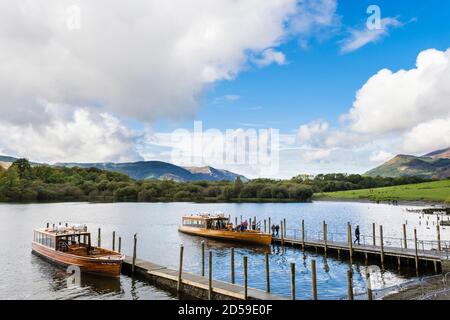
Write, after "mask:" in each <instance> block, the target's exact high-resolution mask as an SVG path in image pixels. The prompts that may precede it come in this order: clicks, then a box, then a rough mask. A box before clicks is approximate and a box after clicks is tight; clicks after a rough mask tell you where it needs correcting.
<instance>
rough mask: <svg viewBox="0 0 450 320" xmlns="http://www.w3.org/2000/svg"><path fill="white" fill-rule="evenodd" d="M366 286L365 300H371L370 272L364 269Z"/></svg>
mask: <svg viewBox="0 0 450 320" xmlns="http://www.w3.org/2000/svg"><path fill="white" fill-rule="evenodd" d="M366 285H367V300H372V284H371V282H370V272H369V271H368V269H366Z"/></svg>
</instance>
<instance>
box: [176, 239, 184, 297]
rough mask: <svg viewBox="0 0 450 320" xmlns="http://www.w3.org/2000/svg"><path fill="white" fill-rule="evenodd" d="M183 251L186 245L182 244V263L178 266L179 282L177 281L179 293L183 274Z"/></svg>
mask: <svg viewBox="0 0 450 320" xmlns="http://www.w3.org/2000/svg"><path fill="white" fill-rule="evenodd" d="M183 251H184V246H183V245H181V246H180V265H179V267H178V283H177V293H180V292H181V275H182V274H183Z"/></svg>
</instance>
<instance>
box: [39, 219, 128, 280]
mask: <svg viewBox="0 0 450 320" xmlns="http://www.w3.org/2000/svg"><path fill="white" fill-rule="evenodd" d="M32 252H33V253H34V254H36V255H38V256H41V257H43V258H44V259H46V260H49V261H50V262H53V263H56V264H58V265H61V266H64V267H67V266H69V265H74V266H78V267H79V268H80V270H81V272H87V273H91V274H96V275H102V276H109V277H118V276H119V275H120V270H121V267H122V261H123V259H124V256H123V255H122V254H120V253H118V252H115V251H111V250H108V249H104V248H100V247H94V246H92V245H91V234H90V232H88V231H87V227H86V226H84V225H83V226H72V227H63V226H57V227H47V228H42V229H36V230H34V238H33V242H32Z"/></svg>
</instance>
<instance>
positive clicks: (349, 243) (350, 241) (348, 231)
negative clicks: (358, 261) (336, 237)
mask: <svg viewBox="0 0 450 320" xmlns="http://www.w3.org/2000/svg"><path fill="white" fill-rule="evenodd" d="M347 238H348V251H349V255H350V263H352V260H353V241H352V225H351V224H350V222H348V223H347Z"/></svg>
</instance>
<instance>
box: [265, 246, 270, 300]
mask: <svg viewBox="0 0 450 320" xmlns="http://www.w3.org/2000/svg"><path fill="white" fill-rule="evenodd" d="M266 291H267V292H270V272H269V254H268V253H267V252H266Z"/></svg>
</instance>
